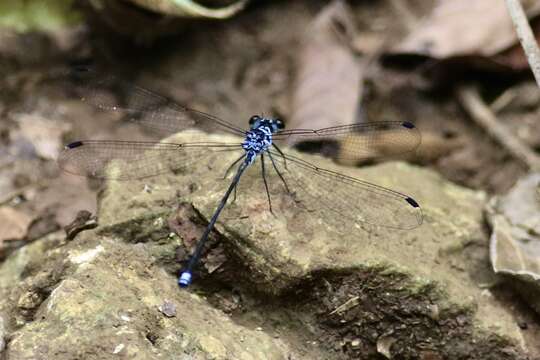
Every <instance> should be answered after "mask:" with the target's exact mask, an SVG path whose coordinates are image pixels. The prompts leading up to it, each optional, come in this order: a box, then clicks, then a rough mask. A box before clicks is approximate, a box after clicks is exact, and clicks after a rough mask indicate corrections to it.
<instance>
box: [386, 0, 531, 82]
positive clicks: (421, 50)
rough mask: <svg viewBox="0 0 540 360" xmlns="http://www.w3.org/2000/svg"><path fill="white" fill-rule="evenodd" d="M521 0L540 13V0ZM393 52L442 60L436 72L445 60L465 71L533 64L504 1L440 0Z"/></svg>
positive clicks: (523, 66) (521, 67)
mask: <svg viewBox="0 0 540 360" xmlns="http://www.w3.org/2000/svg"><path fill="white" fill-rule="evenodd" d="M522 3H523V4H524V7H525V9H526V11H527V14H528V16H529V18H530V19H533V18H534V17H535V16H537V15H539V14H540V3H538V2H536V1H530V0H528V1H522ZM533 23H534V24H537V25H538V22H533ZM538 28H539V26H536V29H538ZM390 54H391V55H392V56H396V55H397V56H402V55H415V56H417V55H422V56H427V57H429V58H432V59H436V60H439V61H440V62H438V63H436V64H434V65H433V66H432V68H431V69H430V71H431V72H436V71H437V72H440V69H439V67H441V66H446V67H451V66H452V67H451V69H450V70H449V71H455V70H458V71H463V67H469V68H476V69H484V70H487V71H508V70H523V69H526V68H528V64H527V61H526V58H525V57H524V54H523V51H522V49H521V46H520V44H519V42H518V38H517V35H516V32H515V30H514V27H513V24H512V21H511V19H510V16H509V15H508V11H507V9H506V6H505V3H504V1H493V0H454V1H445V0H439V1H438V2H437V5H436V6H435V8H434V10H433V11H432V13H431V14H430V15H429V16H428V17H427V18H425V19H424V20H423V21H421V22H420V23H419V24H418V26H417V27H416V28H415V29H414V30H413V31H412V32H411V33H410V34H409V35H408V36H407V37H406V38H405V39H404V40H403V41H401V42H400V43H399V44H398V45H397V46H395V47H394V48H393V49H391V50H390ZM436 67H437V68H436Z"/></svg>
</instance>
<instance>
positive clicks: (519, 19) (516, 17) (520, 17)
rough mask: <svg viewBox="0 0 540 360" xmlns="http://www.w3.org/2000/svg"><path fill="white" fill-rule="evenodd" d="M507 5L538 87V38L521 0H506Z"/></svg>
mask: <svg viewBox="0 0 540 360" xmlns="http://www.w3.org/2000/svg"><path fill="white" fill-rule="evenodd" d="M505 1H506V7H507V8H508V12H509V13H510V17H511V18H512V21H513V23H514V27H515V28H516V32H517V35H518V38H519V41H520V42H521V46H522V47H523V50H524V51H525V55H526V56H527V60H528V61H529V65H530V67H531V69H532V72H533V74H534V78H535V79H536V83H537V84H538V87H540V49H538V44H537V43H536V38H535V37H534V34H533V32H532V30H531V27H530V25H529V21H528V20H527V16H526V15H525V11H523V7H522V6H521V3H520V1H519V0H505Z"/></svg>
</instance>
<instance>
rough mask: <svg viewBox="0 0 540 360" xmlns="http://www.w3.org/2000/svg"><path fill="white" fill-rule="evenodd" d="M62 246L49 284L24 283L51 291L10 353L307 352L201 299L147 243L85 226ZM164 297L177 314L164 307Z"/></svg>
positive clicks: (268, 355) (248, 355) (166, 355)
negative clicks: (57, 274) (59, 272)
mask: <svg viewBox="0 0 540 360" xmlns="http://www.w3.org/2000/svg"><path fill="white" fill-rule="evenodd" d="M76 243H78V246H77V245H75V244H76ZM83 243H84V246H82V245H83ZM64 249H65V250H66V251H65V253H64V255H66V257H65V258H64V257H62V258H57V259H56V260H54V261H55V262H57V263H58V262H61V263H63V264H64V268H65V271H64V273H63V277H62V278H56V283H55V284H54V285H52V286H51V288H52V291H48V290H46V289H40V288H36V287H38V285H37V284H36V282H35V279H27V281H26V283H25V284H24V285H22V286H21V288H22V289H26V290H27V289H31V288H33V289H34V290H36V291H38V292H40V291H45V292H48V296H47V297H46V298H45V299H42V302H41V303H40V304H39V305H37V306H36V307H35V309H34V313H33V316H32V318H31V320H30V321H28V322H27V323H25V324H24V325H22V326H21V327H20V328H19V329H17V330H15V331H13V332H12V333H11V341H10V343H9V346H8V348H7V349H6V356H7V358H12V359H32V358H38V359H53V358H54V359H58V360H62V359H73V358H85V359H92V358H95V359H97V358H99V359H113V358H118V356H123V357H134V356H135V357H138V358H144V359H178V358H182V356H184V357H185V358H186V359H206V358H212V359H224V360H225V359H263V358H264V359H276V360H277V359H284V358H287V356H289V355H291V356H294V358H295V359H296V358H298V359H302V358H303V357H300V356H298V355H295V354H294V353H293V352H291V351H289V350H288V348H287V346H286V344H285V343H284V342H283V340H280V339H275V338H273V337H270V336H269V335H268V334H266V333H264V332H257V331H255V330H250V329H248V328H244V327H242V326H240V325H237V324H235V323H233V322H232V321H231V320H230V319H229V318H227V317H226V316H225V315H224V314H223V313H222V312H220V311H218V310H216V309H214V308H212V307H211V306H209V304H208V302H207V301H206V300H204V298H202V297H200V296H197V295H195V294H192V293H190V292H186V291H180V290H179V289H178V287H177V286H176V282H175V280H174V278H172V277H171V276H169V275H167V274H166V273H165V272H164V271H163V270H162V269H161V268H159V266H155V265H152V259H151V257H150V256H149V254H148V253H147V252H146V251H145V249H144V248H140V247H134V246H132V245H130V244H126V243H122V242H119V241H115V240H114V239H112V238H106V237H104V238H99V239H98V237H96V235H95V234H92V231H88V232H85V233H82V236H79V237H78V238H77V240H76V241H74V242H72V243H70V244H68V245H67V246H66V247H65V248H64ZM133 259H137V260H136V261H135V262H132V261H131V260H133ZM48 265H49V266H50V265H51V264H50V262H49V264H48ZM42 271H47V270H46V268H45V267H44V268H43V269H42ZM26 290H23V291H22V294H23V296H24V294H25V291H26ZM17 292H18V291H14V292H13V295H14V294H15V293H17ZM165 299H171V300H170V301H171V302H174V303H175V304H176V306H177V310H178V312H179V316H176V317H169V316H168V315H164V314H162V313H161V312H160V310H159V306H160V305H162V304H163V303H164V301H165Z"/></svg>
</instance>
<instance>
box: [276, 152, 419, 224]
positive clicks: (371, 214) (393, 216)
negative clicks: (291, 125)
mask: <svg viewBox="0 0 540 360" xmlns="http://www.w3.org/2000/svg"><path fill="white" fill-rule="evenodd" d="M270 155H271V156H272V159H273V160H274V162H275V164H276V167H277V168H278V170H279V172H281V174H282V176H283V179H284V180H285V182H286V183H287V186H288V188H289V189H290V191H291V193H293V197H294V198H295V200H296V201H297V202H299V203H300V204H301V205H302V206H303V207H304V208H306V209H307V210H309V211H318V212H322V213H323V215H324V214H327V215H328V216H323V217H326V218H327V219H328V220H332V219H334V220H335V221H334V222H337V223H338V224H339V225H342V224H343V223H344V222H346V223H349V224H350V223H351V222H352V223H354V222H357V221H359V222H364V223H367V224H372V225H378V226H383V227H389V228H397V229H413V228H415V227H417V226H419V225H421V224H422V219H423V215H422V210H421V208H420V206H419V205H418V203H417V202H416V201H415V200H414V199H413V198H411V197H410V196H407V195H405V194H402V193H399V192H397V191H393V190H390V189H387V188H384V187H382V186H378V185H375V184H372V183H369V182H367V181H363V180H360V179H356V178H353V177H350V176H347V175H344V174H340V173H337V172H334V171H331V170H327V169H322V168H319V167H317V166H315V165H313V164H310V163H308V162H306V161H304V160H302V159H300V158H297V157H295V156H292V155H288V154H281V153H279V152H277V151H274V150H271V151H270Z"/></svg>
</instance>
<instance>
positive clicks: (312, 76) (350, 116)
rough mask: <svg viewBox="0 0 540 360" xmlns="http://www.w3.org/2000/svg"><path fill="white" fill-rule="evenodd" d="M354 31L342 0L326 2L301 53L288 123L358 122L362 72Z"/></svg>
mask: <svg viewBox="0 0 540 360" xmlns="http://www.w3.org/2000/svg"><path fill="white" fill-rule="evenodd" d="M354 32H355V30H354V26H353V20H352V19H351V18H350V10H349V9H348V7H347V5H346V4H345V3H344V2H342V1H335V2H332V3H331V4H330V5H328V6H326V7H325V8H324V9H323V10H322V11H321V12H320V14H319V15H318V16H317V17H316V18H315V20H314V21H313V22H312V24H311V25H310V26H309V28H308V29H307V32H306V35H305V36H304V39H303V43H302V46H301V50H300V53H299V55H298V60H297V62H298V74H297V79H296V86H295V89H294V92H293V95H292V115H291V118H290V120H289V121H288V123H287V127H289V128H298V129H300V128H307V129H320V128H324V127H329V126H338V125H347V124H351V123H354V122H355V120H356V112H357V107H358V105H359V103H360V93H361V80H362V74H361V68H360V66H359V61H358V60H357V59H356V57H355V55H354V54H353V52H352V51H351V48H350V47H349V40H350V39H352V38H353V37H354Z"/></svg>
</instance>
